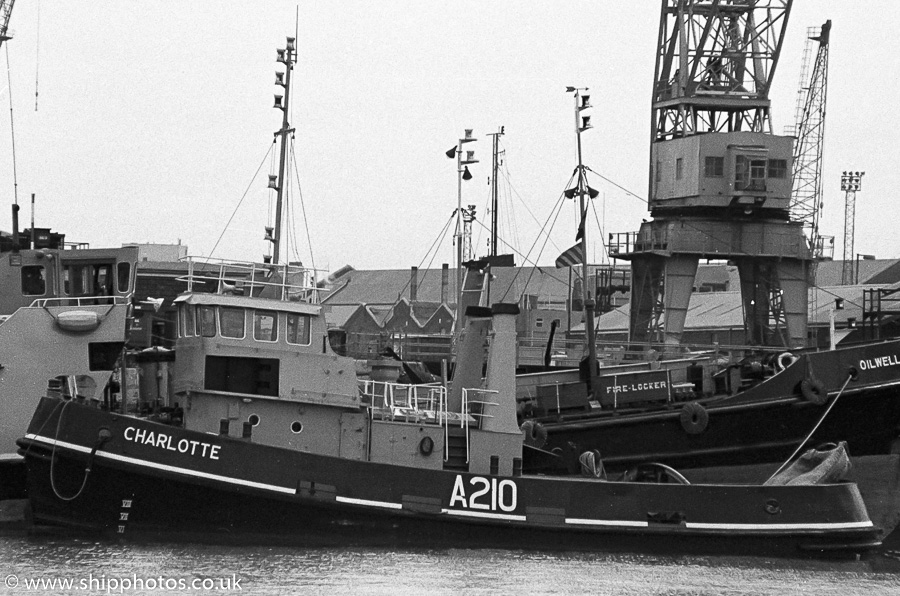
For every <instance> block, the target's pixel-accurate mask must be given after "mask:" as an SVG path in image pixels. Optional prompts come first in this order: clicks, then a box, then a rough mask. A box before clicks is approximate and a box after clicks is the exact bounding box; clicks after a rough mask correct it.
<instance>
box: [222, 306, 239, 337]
mask: <svg viewBox="0 0 900 596" xmlns="http://www.w3.org/2000/svg"><path fill="white" fill-rule="evenodd" d="M219 330H220V332H221V333H222V337H233V338H236V339H242V338H243V337H244V309H243V308H234V307H231V306H220V307H219Z"/></svg>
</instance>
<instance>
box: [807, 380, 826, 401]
mask: <svg viewBox="0 0 900 596" xmlns="http://www.w3.org/2000/svg"><path fill="white" fill-rule="evenodd" d="M800 395H802V396H803V399H805V400H806V401H808V402H812V403H814V404H816V405H817V406H821V405H823V404H824V403H825V402H826V401H828V391H826V390H825V383H823V382H822V381H820V380H818V379H803V380H802V381H800Z"/></svg>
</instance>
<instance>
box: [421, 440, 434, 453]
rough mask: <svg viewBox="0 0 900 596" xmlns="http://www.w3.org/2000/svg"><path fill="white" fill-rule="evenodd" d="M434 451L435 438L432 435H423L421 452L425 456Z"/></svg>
mask: <svg viewBox="0 0 900 596" xmlns="http://www.w3.org/2000/svg"><path fill="white" fill-rule="evenodd" d="M432 451H434V439H432V438H431V437H423V438H422V440H421V441H419V453H421V454H422V455H424V456H426V457H427V456H429V455H431V452H432Z"/></svg>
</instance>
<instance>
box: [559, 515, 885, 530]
mask: <svg viewBox="0 0 900 596" xmlns="http://www.w3.org/2000/svg"><path fill="white" fill-rule="evenodd" d="M566 523H567V524H573V525H581V526H605V527H616V526H621V527H632V528H646V527H649V526H650V524H649V523H648V522H645V521H627V520H616V521H611V520H605V519H579V518H572V517H567V518H566ZM684 527H685V528H689V529H692V530H853V529H861V528H871V527H872V522H871V521H860V522H837V523H799V524H727V523H702V522H685V524H684Z"/></svg>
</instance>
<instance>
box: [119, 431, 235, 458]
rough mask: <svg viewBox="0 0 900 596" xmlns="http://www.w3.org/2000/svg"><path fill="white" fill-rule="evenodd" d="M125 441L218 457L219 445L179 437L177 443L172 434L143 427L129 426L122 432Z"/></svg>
mask: <svg viewBox="0 0 900 596" xmlns="http://www.w3.org/2000/svg"><path fill="white" fill-rule="evenodd" d="M123 436H124V437H125V440H126V441H131V442H133V443H142V444H144V445H150V446H152V447H158V448H160V449H166V450H168V451H177V452H178V453H184V454H186V455H194V456H200V457H208V458H209V459H219V449H221V447H222V446H221V445H213V444H211V443H204V442H202V441H193V440H190V439H181V440H179V441H178V442H177V443H176V442H174V440H173V439H174V438H173V437H172V435H167V434H166V433H154V432H153V431H149V432H148V431H147V430H146V429H143V428H135V427H133V426H129V427H128V428H126V429H125V432H124V433H123Z"/></svg>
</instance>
